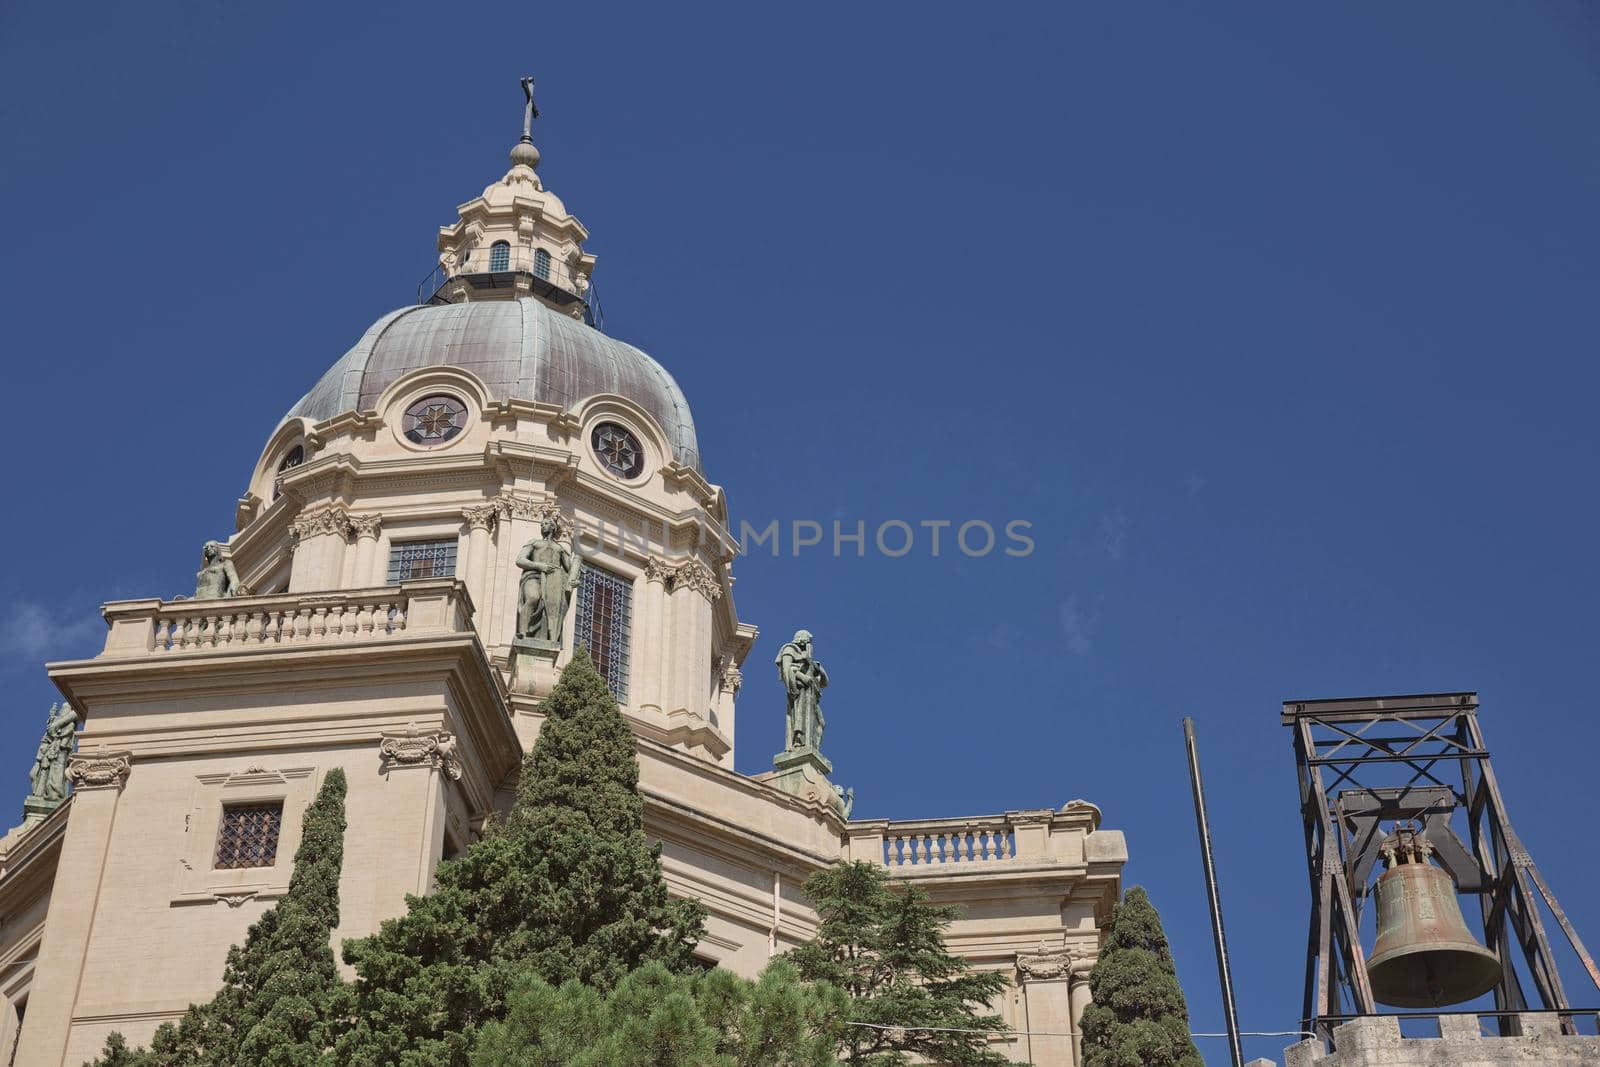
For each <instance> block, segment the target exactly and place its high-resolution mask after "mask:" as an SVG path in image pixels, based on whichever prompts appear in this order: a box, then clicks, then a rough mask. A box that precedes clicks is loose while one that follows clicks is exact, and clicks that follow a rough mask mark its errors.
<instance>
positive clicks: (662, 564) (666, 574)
mask: <svg viewBox="0 0 1600 1067" xmlns="http://www.w3.org/2000/svg"><path fill="white" fill-rule="evenodd" d="M671 579H672V564H670V563H668V562H667V561H666V560H664V559H662V558H661V557H660V556H646V557H645V561H644V580H645V581H647V582H655V583H656V584H657V585H666V584H667V582H669V581H670V580H671Z"/></svg>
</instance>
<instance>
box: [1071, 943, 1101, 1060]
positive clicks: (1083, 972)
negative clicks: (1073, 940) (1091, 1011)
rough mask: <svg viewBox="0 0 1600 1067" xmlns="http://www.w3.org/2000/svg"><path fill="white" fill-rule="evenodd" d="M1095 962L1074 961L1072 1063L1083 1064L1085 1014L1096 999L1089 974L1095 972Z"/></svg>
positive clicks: (1072, 981)
mask: <svg viewBox="0 0 1600 1067" xmlns="http://www.w3.org/2000/svg"><path fill="white" fill-rule="evenodd" d="M1094 963H1095V961H1094V960H1086V959H1080V960H1074V961H1073V962H1072V970H1071V971H1070V972H1069V973H1070V975H1071V981H1070V996H1071V1000H1072V1033H1073V1038H1072V1057H1073V1058H1072V1062H1073V1063H1082V1062H1083V1012H1084V1009H1086V1008H1087V1007H1088V1006H1089V1005H1090V1004H1092V1003H1094V998H1093V997H1092V996H1090V995H1089V972H1090V971H1092V970H1094Z"/></svg>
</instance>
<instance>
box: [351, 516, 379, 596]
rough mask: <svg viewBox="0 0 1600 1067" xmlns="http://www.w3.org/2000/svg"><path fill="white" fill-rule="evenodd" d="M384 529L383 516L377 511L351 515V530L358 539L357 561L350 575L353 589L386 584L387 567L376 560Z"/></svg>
mask: <svg viewBox="0 0 1600 1067" xmlns="http://www.w3.org/2000/svg"><path fill="white" fill-rule="evenodd" d="M382 529H383V516H382V515H379V514H378V513H377V512H373V513H372V514H370V515H352V516H350V530H351V532H352V533H353V534H354V535H355V539H356V551H355V560H356V561H355V567H354V568H353V570H352V573H351V575H350V587H351V588H352V589H367V588H371V587H373V586H379V585H384V584H386V582H387V580H388V573H387V568H381V567H379V566H377V564H376V562H375V561H376V557H377V554H378V535H379V533H380V532H381V531H382Z"/></svg>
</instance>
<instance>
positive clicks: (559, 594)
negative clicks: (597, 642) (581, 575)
mask: <svg viewBox="0 0 1600 1067" xmlns="http://www.w3.org/2000/svg"><path fill="white" fill-rule="evenodd" d="M560 529H561V527H560V524H559V523H558V522H557V521H556V519H555V517H554V516H550V515H547V516H545V518H544V521H542V522H541V523H539V536H538V537H536V538H534V539H533V540H532V541H529V542H528V543H527V544H525V545H523V546H522V552H521V553H520V554H519V555H518V556H517V566H518V567H519V568H521V569H522V571H523V572H524V573H523V575H522V583H521V586H520V589H519V593H520V597H519V600H518V603H517V636H518V637H520V638H524V639H527V640H533V641H545V642H549V643H550V644H552V645H559V644H561V627H562V624H563V623H564V622H566V619H567V608H568V606H569V605H570V604H571V603H572V591H573V590H574V589H576V588H577V586H578V572H579V571H580V570H581V569H582V568H583V560H582V559H581V558H580V557H579V556H578V553H577V552H575V551H574V550H573V549H572V548H570V547H569V546H567V545H564V544H562V543H561V542H559V541H557V540H556V535H557V534H558V533H559V532H560Z"/></svg>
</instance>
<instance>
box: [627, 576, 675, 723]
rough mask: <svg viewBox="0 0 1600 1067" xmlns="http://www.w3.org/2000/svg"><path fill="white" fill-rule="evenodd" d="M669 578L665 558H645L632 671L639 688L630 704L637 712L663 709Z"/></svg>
mask: <svg viewBox="0 0 1600 1067" xmlns="http://www.w3.org/2000/svg"><path fill="white" fill-rule="evenodd" d="M671 580H672V565H671V564H669V563H667V561H666V560H663V559H661V558H659V557H657V556H650V557H648V558H647V559H646V560H645V561H644V585H643V587H642V588H641V590H640V591H641V596H640V598H639V619H638V624H639V625H638V630H637V636H636V637H635V639H634V650H635V652H634V654H635V655H636V656H637V657H638V658H637V660H636V662H637V663H638V664H639V667H638V669H637V670H636V671H635V673H634V676H635V681H636V683H637V690H638V691H637V693H636V694H635V696H634V700H633V703H634V707H636V708H638V709H639V710H640V711H657V712H665V711H666V700H667V697H666V691H667V664H668V663H669V662H671V656H670V651H669V649H670V647H671V644H672V634H671V633H670V632H669V627H668V625H667V607H668V593H667V589H668V585H669V583H670V582H671Z"/></svg>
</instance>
